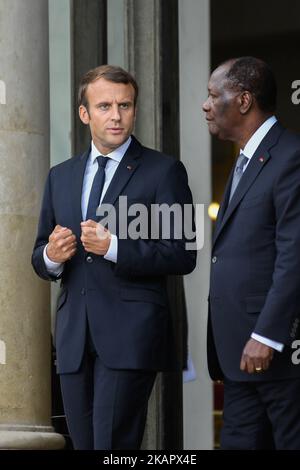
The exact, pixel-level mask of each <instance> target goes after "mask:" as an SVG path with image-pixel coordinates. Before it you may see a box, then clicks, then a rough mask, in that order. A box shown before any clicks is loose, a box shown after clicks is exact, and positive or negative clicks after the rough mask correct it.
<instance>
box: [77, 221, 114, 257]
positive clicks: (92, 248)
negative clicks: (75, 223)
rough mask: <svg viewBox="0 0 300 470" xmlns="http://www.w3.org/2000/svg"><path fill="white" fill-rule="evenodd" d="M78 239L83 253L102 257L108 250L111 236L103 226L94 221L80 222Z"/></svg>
mask: <svg viewBox="0 0 300 470" xmlns="http://www.w3.org/2000/svg"><path fill="white" fill-rule="evenodd" d="M80 239H81V242H82V244H83V247H84V249H85V251H88V252H89V253H94V254H95V255H102V256H104V255H106V253H107V251H108V249H109V245H110V240H111V234H110V231H109V230H107V229H106V228H104V227H103V225H101V224H97V222H95V221H94V220H86V221H85V222H81V238H80Z"/></svg>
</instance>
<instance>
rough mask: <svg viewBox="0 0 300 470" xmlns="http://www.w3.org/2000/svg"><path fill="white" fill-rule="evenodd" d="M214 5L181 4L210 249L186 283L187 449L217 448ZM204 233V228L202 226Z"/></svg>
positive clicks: (190, 163)
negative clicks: (211, 343) (209, 342)
mask: <svg viewBox="0 0 300 470" xmlns="http://www.w3.org/2000/svg"><path fill="white" fill-rule="evenodd" d="M209 48H210V0H202V1H201V2H199V0H188V1H186V0H179V64H180V74H179V77H180V144H181V159H182V161H183V162H184V164H185V166H186V168H187V171H188V174H189V181H190V186H191V189H192V192H193V196H194V202H195V203H197V204H204V208H205V209H204V211H205V212H204V213H205V217H204V221H203V222H204V229H203V232H204V246H203V247H202V249H201V250H199V252H198V267H197V268H196V269H195V271H193V273H191V274H190V275H189V276H186V277H185V279H184V283H185V293H186V302H187V310H188V317H189V318H188V320H189V350H190V353H191V356H192V359H193V362H194V365H195V368H196V371H197V380H195V381H193V382H189V383H186V384H184V443H185V449H211V448H212V445H213V397H212V383H211V380H210V379H209V376H208V372H207V369H206V367H205V361H206V323H207V296H208V290H209V270H210V249H211V246H210V245H211V241H210V240H211V224H210V220H209V218H208V216H207V208H208V205H209V203H210V202H211V151H210V136H209V133H208V130H207V125H206V123H205V119H204V116H203V112H202V110H201V103H203V101H204V100H205V98H206V96H207V82H208V77H209V73H210V71H209V68H210V54H209ZM198 227H199V232H198V234H200V232H201V229H202V228H203V227H202V224H201V221H199V226H198Z"/></svg>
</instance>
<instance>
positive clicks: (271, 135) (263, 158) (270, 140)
mask: <svg viewBox="0 0 300 470" xmlns="http://www.w3.org/2000/svg"><path fill="white" fill-rule="evenodd" d="M282 132H283V128H282V126H281V125H280V124H279V123H278V122H277V123H276V124H274V126H273V127H272V128H271V129H270V131H269V132H268V133H267V135H266V136H265V138H264V139H263V140H262V142H261V143H260V145H259V146H258V148H257V150H256V151H255V153H254V155H253V157H252V158H251V160H250V162H249V164H248V167H247V168H246V170H245V172H244V174H243V176H242V178H241V180H240V183H239V185H238V187H237V189H236V191H235V193H234V195H233V196H232V199H231V201H230V203H229V204H228V205H227V203H228V200H229V194H230V187H231V181H232V175H233V171H234V168H233V170H232V172H231V177H230V178H229V180H228V183H227V186H226V190H225V196H224V201H223V203H222V206H221V208H220V211H221V213H220V219H219V217H218V223H217V225H216V229H215V233H214V239H213V245H214V244H215V243H216V240H217V238H218V237H219V235H220V233H221V232H222V230H223V228H224V227H225V226H226V224H227V223H228V221H229V220H230V218H231V216H232V214H233V213H234V211H235V210H236V208H237V207H238V205H239V204H240V202H241V200H242V199H243V197H244V196H245V194H246V193H247V191H248V190H249V188H250V187H251V186H252V184H253V183H254V181H255V180H256V178H257V176H258V175H259V173H260V172H261V171H262V169H263V167H264V166H265V164H266V163H267V161H268V160H269V159H270V157H271V156H270V153H269V150H270V148H271V147H273V146H274V145H275V144H276V142H277V141H278V138H279V136H280V134H281V133H282Z"/></svg>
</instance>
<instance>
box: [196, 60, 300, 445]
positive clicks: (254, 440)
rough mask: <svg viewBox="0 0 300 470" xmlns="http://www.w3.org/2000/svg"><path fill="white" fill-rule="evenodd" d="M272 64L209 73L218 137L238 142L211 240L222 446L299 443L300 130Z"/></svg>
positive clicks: (212, 337)
mask: <svg viewBox="0 0 300 470" xmlns="http://www.w3.org/2000/svg"><path fill="white" fill-rule="evenodd" d="M275 107H276V82H275V79H274V76H273V74H272V72H271V70H270V68H269V67H268V65H267V64H266V63H264V62H263V61H261V60H259V59H256V58H253V57H241V58H238V59H232V60H229V61H227V62H225V63H223V64H222V65H220V66H219V67H218V68H217V69H216V70H215V71H214V72H213V73H212V75H211V77H210V80H209V84H208V98H207V100H206V101H205V103H204V104H203V110H204V112H205V115H206V120H207V123H208V128H209V131H210V133H211V134H212V135H213V136H216V137H218V138H220V139H225V140H230V141H232V142H234V143H235V144H236V145H237V147H238V148H239V149H240V151H239V157H238V159H237V163H236V165H235V167H234V168H233V170H232V172H231V175H230V178H229V180H228V183H227V187H226V189H225V194H224V198H223V201H222V203H221V207H220V210H219V214H218V218H217V222H216V227H215V232H214V237H213V248H212V264H211V280H210V294H209V321H208V363H209V370H210V374H211V377H212V378H213V379H222V378H224V426H223V430H222V437H221V446H222V448H223V449H263V448H267V447H269V446H274V447H275V448H276V449H300V366H298V365H296V364H294V361H293V360H292V355H293V352H294V349H293V348H294V347H295V346H296V347H297V343H293V342H294V340H295V339H296V338H297V337H298V325H299V314H300V138H299V136H298V135H294V134H292V133H291V132H289V131H287V130H286V129H284V128H283V127H282V126H281V125H280V123H279V122H278V121H277V119H276V117H275V116H274V112H275Z"/></svg>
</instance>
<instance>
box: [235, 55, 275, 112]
mask: <svg viewBox="0 0 300 470" xmlns="http://www.w3.org/2000/svg"><path fill="white" fill-rule="evenodd" d="M228 62H229V63H230V62H232V65H231V66H230V67H229V70H228V72H227V74H226V78H227V80H228V81H229V83H230V86H231V87H232V88H235V89H240V90H241V91H249V92H250V93H252V95H253V96H254V97H255V99H256V102H257V104H258V107H259V108H260V110H261V111H264V112H271V113H273V112H274V111H275V109H276V100H277V85H276V80H275V77H274V74H273V72H272V70H271V68H270V67H269V65H268V64H266V62H264V61H263V60H261V59H257V58H256V57H250V56H249V57H239V58H237V59H231V60H230V61H228Z"/></svg>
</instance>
